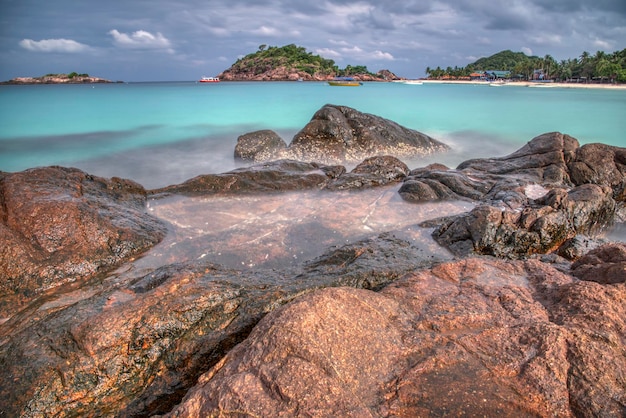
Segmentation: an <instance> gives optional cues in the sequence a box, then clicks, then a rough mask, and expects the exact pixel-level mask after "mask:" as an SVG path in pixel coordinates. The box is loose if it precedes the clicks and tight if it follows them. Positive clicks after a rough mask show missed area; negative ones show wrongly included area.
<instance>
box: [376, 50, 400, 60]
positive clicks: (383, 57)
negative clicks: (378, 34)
mask: <svg viewBox="0 0 626 418" xmlns="http://www.w3.org/2000/svg"><path fill="white" fill-rule="evenodd" d="M372 58H374V59H377V60H388V61H393V60H394V59H395V58H394V57H393V55H391V54H390V53H389V52H383V51H374V53H373V54H372Z"/></svg>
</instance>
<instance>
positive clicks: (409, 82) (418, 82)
mask: <svg viewBox="0 0 626 418" xmlns="http://www.w3.org/2000/svg"><path fill="white" fill-rule="evenodd" d="M402 84H410V85H412V86H419V85H420V84H424V83H423V82H422V81H421V80H403V81H402Z"/></svg>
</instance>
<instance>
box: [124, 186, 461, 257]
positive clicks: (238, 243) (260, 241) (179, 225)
mask: <svg viewBox="0 0 626 418" xmlns="http://www.w3.org/2000/svg"><path fill="white" fill-rule="evenodd" d="M398 187H399V186H398V185H392V186H386V187H379V188H373V189H369V190H363V191H335V192H327V191H317V190H315V191H301V192H294V193H277V194H269V195H267V194H266V195H240V196H210V197H182V196H170V197H166V198H161V199H154V200H151V201H150V202H149V207H148V210H149V211H150V213H151V214H153V215H155V216H157V217H158V218H160V219H162V220H165V221H166V222H168V223H169V224H170V230H169V233H168V236H167V237H166V238H165V239H164V241H163V242H162V243H161V244H159V245H158V246H156V247H155V248H154V249H152V250H151V251H149V252H148V253H147V254H146V255H145V256H144V257H142V259H140V260H138V261H137V262H135V265H136V267H137V268H154V267H157V266H160V265H164V264H169V263H172V262H181V261H192V260H200V259H202V260H203V261H208V262H214V263H217V264H220V265H223V266H226V267H230V268H239V269H241V268H258V267H265V268H279V267H288V266H294V265H298V264H301V263H302V262H304V261H306V260H310V259H313V258H315V257H317V256H319V255H321V254H322V253H324V252H326V251H327V250H328V249H329V248H331V247H333V246H338V245H344V244H348V243H352V242H355V241H357V240H359V239H363V238H365V237H367V236H371V235H376V234H379V233H382V232H386V231H390V230H393V231H395V232H397V233H400V234H402V235H404V237H405V238H406V239H407V240H409V241H411V242H413V243H414V244H415V245H416V246H418V247H420V248H421V249H423V251H425V252H426V253H428V254H432V255H433V256H435V255H436V256H438V257H439V258H444V259H445V258H449V257H450V255H449V253H448V252H447V250H445V249H443V248H441V247H440V246H439V245H437V244H436V243H435V241H434V240H433V239H432V237H431V232H432V229H430V228H420V227H418V226H417V224H419V223H420V222H423V221H426V220H429V219H433V218H437V217H440V216H449V215H455V214H459V213H462V212H466V211H468V210H469V209H471V208H472V207H473V204H472V203H468V202H432V203H422V204H413V203H408V202H406V201H404V200H403V199H402V198H401V197H400V196H399V195H398V193H397V190H398Z"/></svg>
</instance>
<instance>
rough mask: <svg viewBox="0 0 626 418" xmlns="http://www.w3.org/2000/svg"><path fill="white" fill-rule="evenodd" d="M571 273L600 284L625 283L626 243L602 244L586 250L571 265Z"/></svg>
mask: <svg viewBox="0 0 626 418" xmlns="http://www.w3.org/2000/svg"><path fill="white" fill-rule="evenodd" d="M572 274H573V275H574V276H576V277H577V278H579V279H580V280H588V281H592V282H597V283H601V284H611V283H626V244H623V243H615V244H609V245H604V246H602V247H599V248H596V249H594V250H592V251H590V252H588V253H587V254H586V255H584V256H583V257H581V258H580V259H578V260H577V261H576V262H575V263H574V264H573V265H572Z"/></svg>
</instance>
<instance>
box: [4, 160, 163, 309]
mask: <svg viewBox="0 0 626 418" xmlns="http://www.w3.org/2000/svg"><path fill="white" fill-rule="evenodd" d="M0 202H1V205H0V317H3V316H6V315H9V314H10V313H12V312H15V311H17V310H18V309H19V307H20V306H22V304H24V303H25V302H27V301H28V300H30V299H32V297H34V296H35V295H36V294H39V293H41V292H42V291H44V290H46V289H50V288H52V287H55V286H58V285H60V284H62V283H66V282H72V281H77V280H81V279H85V278H89V277H92V276H94V275H95V274H97V273H99V272H101V271H106V270H107V269H110V268H111V267H113V266H116V265H119V264H121V263H122V262H123V261H125V260H128V259H129V258H131V257H133V256H135V255H137V254H139V253H141V252H143V251H145V250H146V249H148V248H150V247H152V246H153V245H154V244H156V243H158V242H159V241H160V240H161V239H162V238H163V236H164V235H165V226H164V224H163V223H161V222H160V221H158V220H157V219H155V218H153V217H151V216H149V215H148V214H147V213H146V212H145V202H146V191H145V190H144V189H143V187H142V186H140V185H139V184H137V183H135V182H132V181H130V180H123V179H119V178H112V179H104V178H99V177H94V176H90V175H88V174H87V173H84V172H82V171H80V170H77V169H70V168H62V167H47V168H38V169H32V170H27V171H23V172H19V173H14V174H9V173H0Z"/></svg>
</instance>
